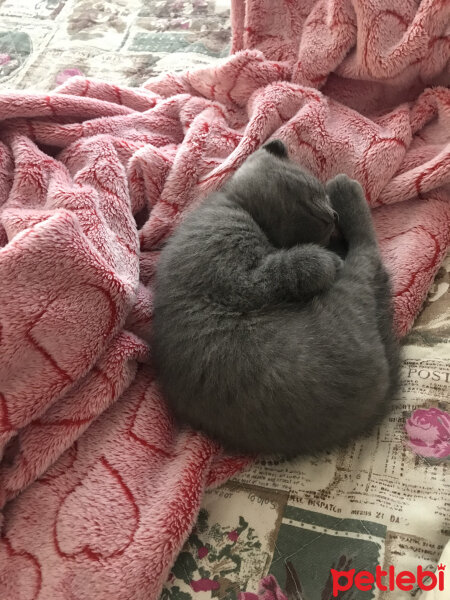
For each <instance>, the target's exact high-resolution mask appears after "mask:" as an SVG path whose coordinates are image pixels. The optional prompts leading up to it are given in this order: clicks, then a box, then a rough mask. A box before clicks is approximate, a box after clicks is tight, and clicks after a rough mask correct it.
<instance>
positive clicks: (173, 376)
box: [152, 140, 399, 457]
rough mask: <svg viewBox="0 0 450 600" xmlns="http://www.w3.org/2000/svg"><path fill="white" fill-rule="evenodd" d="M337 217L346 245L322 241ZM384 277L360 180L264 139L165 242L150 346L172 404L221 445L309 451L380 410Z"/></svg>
mask: <svg viewBox="0 0 450 600" xmlns="http://www.w3.org/2000/svg"><path fill="white" fill-rule="evenodd" d="M336 217H337V220H338V223H339V228H340V230H341V232H342V235H343V237H344V239H345V242H346V245H347V249H346V252H343V253H342V252H341V254H342V256H343V258H341V256H339V255H338V253H337V252H334V251H332V250H331V249H330V248H327V246H328V245H329V244H330V239H331V237H332V234H333V232H334V231H335V222H336ZM392 318H393V315H392V306H391V289H390V282H389V277H388V275H387V273H386V271H385V268H384V267H383V264H382V261H381V258H380V254H379V250H378V246H377V242H376V238H375V232H374V228H373V225H372V219H371V216H370V211H369V208H368V206H367V202H366V200H365V198H364V194H363V190H362V188H361V186H360V185H359V183H357V182H356V181H354V180H351V179H349V178H348V177H347V176H346V175H338V176H336V177H335V178H334V179H332V180H331V181H329V182H328V184H327V185H326V186H324V185H322V184H321V183H320V182H319V181H318V180H317V179H316V178H315V177H313V176H312V175H310V174H309V173H307V172H306V171H305V170H303V169H301V168H300V167H299V166H297V165H296V164H295V163H294V162H292V161H291V160H290V159H289V157H288V155H287V151H286V148H285V146H284V144H283V143H282V142H280V141H278V140H275V141H273V142H269V143H268V144H266V145H265V146H263V147H262V148H261V149H260V150H258V151H257V152H255V153H254V154H253V155H251V156H250V157H249V158H248V159H247V160H246V161H245V162H244V163H243V165H242V166H241V167H240V168H239V169H238V170H237V171H236V172H235V174H234V175H233V176H232V177H231V179H230V180H229V181H228V182H227V183H226V184H225V186H224V187H223V188H222V189H221V190H219V191H217V192H215V193H213V194H211V195H210V196H209V197H208V198H206V199H205V200H204V201H203V202H202V203H201V205H200V206H199V207H198V208H196V209H194V210H192V211H191V212H190V213H189V214H188V215H187V216H186V217H185V218H184V220H183V221H182V222H181V223H180V225H179V226H178V227H177V229H176V230H175V232H174V233H173V235H172V236H171V238H170V239H169V240H168V242H167V244H166V245H165V247H164V248H163V250H162V252H161V256H160V260H159V263H158V268H157V274H156V282H155V296H154V317H153V325H152V328H153V331H152V343H153V352H154V354H153V356H154V360H155V366H156V369H157V374H158V378H159V381H160V384H161V386H162V390H163V392H164V394H165V397H166V399H167V401H168V403H169V405H170V407H171V409H172V410H173V413H174V414H175V416H176V418H177V419H178V420H179V421H180V422H181V423H187V424H189V425H191V426H192V427H194V428H196V429H199V430H201V431H203V432H205V433H207V434H208V435H210V436H211V437H212V438H214V439H215V440H217V441H219V442H221V443H222V444H223V446H224V447H225V448H226V449H227V450H230V451H236V452H242V453H250V454H254V453H274V454H275V453H276V454H282V455H284V456H286V457H292V456H296V455H300V454H312V453H317V452H319V451H322V450H328V449H331V448H333V447H335V446H338V445H342V444H345V443H347V442H348V441H349V440H351V439H352V438H353V437H355V436H357V435H359V434H361V433H363V432H365V431H367V430H370V429H371V428H372V427H373V426H374V425H375V424H377V422H378V421H379V419H380V418H381V417H382V416H383V415H384V414H385V412H386V410H387V408H388V405H389V401H390V400H391V398H392V397H393V395H394V393H395V391H396V389H397V386H398V372H399V350H398V345H397V341H396V338H395V335H394V333H393V326H392Z"/></svg>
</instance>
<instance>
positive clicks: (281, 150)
mask: <svg viewBox="0 0 450 600" xmlns="http://www.w3.org/2000/svg"><path fill="white" fill-rule="evenodd" d="M263 149H264V150H266V151H267V152H270V154H273V155H274V156H278V158H287V156H288V153H287V148H286V146H285V145H284V144H283V142H282V141H281V140H272V141H271V142H268V143H267V144H264V146H263Z"/></svg>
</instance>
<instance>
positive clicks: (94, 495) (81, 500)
mask: <svg viewBox="0 0 450 600" xmlns="http://www.w3.org/2000/svg"><path fill="white" fill-rule="evenodd" d="M99 498H101V502H99ZM139 519H140V513H139V508H138V506H137V504H136V501H135V499H134V497H133V494H132V492H131V490H130V488H129V487H128V486H127V485H126V483H125V482H124V480H123V478H122V476H121V475H120V473H119V472H118V471H117V470H116V469H115V468H114V467H113V466H112V465H111V464H110V463H109V462H108V461H107V460H106V459H105V458H104V457H103V456H102V457H101V458H100V460H99V461H98V462H97V463H95V465H94V466H93V468H92V469H91V470H90V472H89V473H88V475H87V476H86V477H85V478H84V479H83V480H82V481H81V482H80V483H79V484H78V485H77V486H76V487H75V488H74V489H73V490H72V491H71V492H69V493H68V495H67V496H66V497H65V498H64V499H63V501H62V502H61V505H60V507H59V509H58V512H57V516H56V521H55V525H54V528H55V529H54V540H55V544H56V547H57V551H58V554H59V555H60V556H61V557H73V556H78V555H84V556H86V557H87V558H89V559H91V560H95V561H96V560H99V559H108V558H113V557H115V556H120V555H121V554H123V553H124V552H125V550H126V549H127V548H128V546H129V545H130V544H131V543H132V541H133V539H134V535H135V533H136V531H137V528H138V525H139Z"/></svg>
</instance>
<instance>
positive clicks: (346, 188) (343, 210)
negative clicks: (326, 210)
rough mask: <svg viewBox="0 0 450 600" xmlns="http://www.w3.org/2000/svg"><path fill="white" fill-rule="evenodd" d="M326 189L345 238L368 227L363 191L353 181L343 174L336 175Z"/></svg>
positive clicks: (368, 214)
mask: <svg viewBox="0 0 450 600" xmlns="http://www.w3.org/2000/svg"><path fill="white" fill-rule="evenodd" d="M326 189H327V194H328V196H329V198H330V201H331V204H332V206H333V208H334V210H335V211H336V213H337V216H338V223H339V226H340V228H341V229H342V231H343V233H344V235H346V237H347V236H348V235H351V234H352V233H356V232H357V231H363V230H364V229H366V228H367V227H368V225H369V223H370V222H371V217H370V210H369V207H368V205H367V201H366V198H365V196H364V190H363V189H362V187H361V185H360V184H359V183H358V182H357V181H356V180H355V179H350V177H348V176H347V175H345V174H340V175H336V177H334V178H333V179H332V180H331V181H329V182H328V183H327V186H326Z"/></svg>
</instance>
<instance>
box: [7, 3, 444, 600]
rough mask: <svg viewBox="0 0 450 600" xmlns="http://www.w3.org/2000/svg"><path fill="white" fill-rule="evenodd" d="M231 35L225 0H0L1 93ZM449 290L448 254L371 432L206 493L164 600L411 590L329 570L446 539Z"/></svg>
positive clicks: (399, 563) (191, 50)
mask: <svg viewBox="0 0 450 600" xmlns="http://www.w3.org/2000/svg"><path fill="white" fill-rule="evenodd" d="M229 39H230V0H190V1H184V0H102V1H99V2H95V1H94V2H93V1H92V0H0V89H2V88H3V89H6V88H9V89H11V88H14V89H25V88H27V89H30V88H31V89H36V90H49V89H51V88H53V87H54V86H55V85H57V84H60V83H61V82H62V81H64V80H65V79H66V78H67V77H69V76H71V75H74V74H80V73H82V74H84V75H86V76H90V77H96V78H101V79H105V80H114V81H115V82H118V83H123V84H127V85H131V86H138V85H140V84H142V83H143V82H144V81H145V80H147V79H148V78H149V77H152V76H155V75H158V74H160V73H161V72H164V71H180V70H184V69H192V68H195V67H198V66H204V65H208V64H212V63H213V62H215V61H217V60H218V58H220V57H222V56H226V55H227V54H228V52H229ZM449 288H450V257H448V258H447V260H446V262H445V263H444V265H443V266H442V268H441V270H440V271H439V273H438V275H437V278H436V281H435V283H434V286H433V288H432V290H431V292H430V295H429V298H428V300H427V302H426V304H425V306H424V309H423V311H422V313H421V315H420V316H419V318H418V319H417V322H416V324H415V327H414V329H413V331H412V333H411V334H410V335H409V337H408V339H407V340H406V342H405V346H404V361H403V383H402V390H401V394H400V397H399V399H398V400H397V401H396V402H395V403H394V406H393V409H392V412H391V414H390V415H389V417H388V418H387V419H386V420H385V422H384V423H383V424H382V426H381V427H380V428H379V429H378V430H377V431H376V432H375V433H374V435H373V436H372V437H371V438H370V439H367V440H358V441H356V442H355V443H354V444H353V445H351V446H350V447H349V448H348V449H346V450H345V451H340V452H337V453H329V454H327V455H325V456H322V457H320V458H317V459H302V460H298V461H295V462H292V463H283V462H281V461H277V460H276V459H273V460H261V461H259V462H257V463H256V464H254V465H253V466H252V467H250V468H249V469H247V470H246V471H245V472H244V473H242V474H241V475H240V476H239V477H238V478H236V479H235V480H233V481H230V482H228V483H227V484H225V485H224V486H222V487H221V488H219V489H217V490H212V491H210V492H208V493H207V495H206V497H205V499H204V502H203V507H202V510H201V511H200V514H199V518H198V523H197V526H196V528H195V529H194V531H193V532H192V534H191V536H190V537H189V539H188V540H187V542H186V545H185V547H184V549H183V551H182V552H181V554H180V556H179V558H178V560H177V562H176V563H175V565H174V566H173V568H172V571H171V573H170V576H169V579H168V582H167V584H166V586H165V588H164V590H163V593H162V600H190V599H191V598H202V599H203V598H204V599H205V600H208V599H209V598H223V599H229V600H234V599H237V598H239V597H240V598H241V599H243V600H257V598H258V597H264V598H265V599H269V598H273V599H275V598H277V599H278V600H282V598H284V597H285V596H284V593H286V594H287V596H288V597H289V598H292V599H294V598H295V599H296V600H328V599H331V598H334V597H339V598H341V599H346V600H360V599H361V600H363V599H364V600H365V599H367V600H368V599H375V598H377V599H381V600H384V599H393V600H397V598H398V599H401V598H418V597H419V595H420V594H421V590H420V589H419V588H418V587H417V585H415V586H414V587H413V589H412V590H410V591H402V590H399V589H396V590H395V591H393V590H387V591H383V590H380V589H375V587H372V589H370V590H359V589H356V587H355V586H352V587H351V588H350V589H349V590H346V591H341V592H340V593H339V594H340V595H339V596H333V588H332V581H331V578H330V577H331V575H330V572H331V571H330V570H331V569H332V568H334V569H337V570H342V571H348V570H350V569H355V570H356V571H360V570H368V571H369V572H374V570H375V568H376V566H377V565H380V566H381V567H382V568H383V569H385V570H386V568H387V567H389V566H394V567H395V568H396V569H397V570H401V569H408V570H411V571H414V570H415V569H416V567H417V566H418V565H421V566H422V567H424V568H425V567H426V568H427V569H429V570H430V571H431V572H434V571H436V569H437V564H438V560H439V557H440V553H441V551H442V548H443V547H444V544H445V542H446V541H447V539H448V537H449V536H450V503H449V501H448V497H449V492H450V481H449V478H448V469H449V463H448V461H446V457H447V456H449V455H450V415H449V412H450V314H449V313H450V289H449ZM448 570H449V571H450V565H449V568H448ZM268 574H270V575H271V576H273V577H269V578H267V577H265V576H267V575H268ZM264 577H265V579H263V580H262V587H261V590H262V596H257V595H256V592H257V590H258V587H259V585H260V580H261V579H262V578H264ZM277 582H278V583H277ZM278 586H280V588H282V589H283V592H282V591H281V589H280V588H279V587H278ZM448 587H449V588H450V583H448ZM430 593H433V592H430ZM444 593H445V592H444ZM447 593H448V592H447ZM437 597H438V596H436V598H437ZM446 597H448V596H446ZM433 598H434V596H433Z"/></svg>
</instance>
